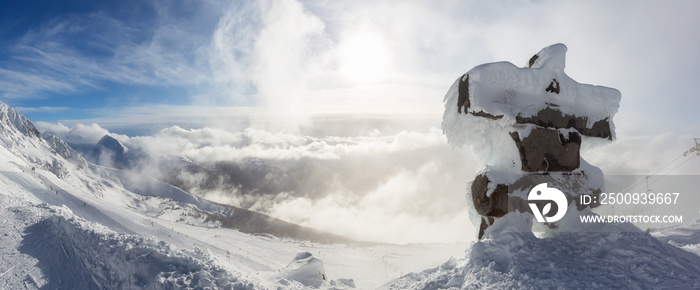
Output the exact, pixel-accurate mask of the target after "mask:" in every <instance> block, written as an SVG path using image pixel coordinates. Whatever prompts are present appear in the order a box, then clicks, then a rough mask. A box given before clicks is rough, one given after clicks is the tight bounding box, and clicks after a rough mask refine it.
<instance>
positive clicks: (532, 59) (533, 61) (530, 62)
mask: <svg viewBox="0 0 700 290" xmlns="http://www.w3.org/2000/svg"><path fill="white" fill-rule="evenodd" d="M538 58H540V56H539V55H536V54H535V55H533V56H532V57H531V58H530V61H528V62H527V66H528V67H532V65H533V64H535V61H537V59H538Z"/></svg>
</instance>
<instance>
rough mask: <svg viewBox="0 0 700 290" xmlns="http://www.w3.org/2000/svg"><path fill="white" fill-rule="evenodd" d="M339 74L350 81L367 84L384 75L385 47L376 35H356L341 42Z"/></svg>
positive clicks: (385, 63) (385, 62)
mask: <svg viewBox="0 0 700 290" xmlns="http://www.w3.org/2000/svg"><path fill="white" fill-rule="evenodd" d="M339 52H340V73H341V74H342V75H343V77H345V78H348V79H350V80H353V81H356V82H361V83H369V82H374V81H377V80H379V79H381V78H382V77H384V76H385V75H386V72H387V71H386V70H387V57H388V56H389V55H388V53H387V48H386V45H385V44H384V41H383V40H382V38H381V37H380V36H379V35H377V34H372V33H358V34H355V35H353V36H351V37H348V38H347V39H346V40H345V41H343V42H341V46H340V50H339Z"/></svg>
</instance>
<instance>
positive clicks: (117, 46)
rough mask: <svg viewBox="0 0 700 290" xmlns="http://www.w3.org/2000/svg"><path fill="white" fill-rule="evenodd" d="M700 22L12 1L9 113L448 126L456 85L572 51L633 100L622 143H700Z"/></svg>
mask: <svg viewBox="0 0 700 290" xmlns="http://www.w3.org/2000/svg"><path fill="white" fill-rule="evenodd" d="M699 6H700V4H698V2H696V1H673V2H670V3H661V2H660V1H586V2H585V3H581V2H573V1H571V2H569V1H507V2H500V3H494V2H493V1H438V2H436V1H366V2H365V1H301V2H299V1H294V0H261V1H155V0H154V1H138V0H130V1H3V2H2V4H0V11H1V12H0V43H1V44H2V45H0V100H1V101H3V102H6V103H8V104H10V105H12V106H16V107H19V108H20V110H21V111H22V112H24V113H25V114H26V115H27V116H28V117H29V118H30V119H32V120H34V121H43V122H50V123H55V122H61V123H64V124H69V125H70V124H76V123H86V124H87V123H92V122H96V123H98V124H100V125H101V126H104V127H106V128H114V129H119V128H125V127H154V126H156V127H157V126H161V127H162V126H164V125H163V124H168V125H172V124H181V125H183V126H185V127H187V126H191V127H198V126H199V127H201V126H206V125H207V124H216V123H222V122H223V123H226V122H228V120H229V119H230V118H232V117H236V118H239V117H241V116H248V115H265V114H272V115H274V116H277V117H278V119H283V120H284V121H282V123H289V120H290V119H294V120H298V119H301V120H305V119H306V118H307V117H306V116H308V115H310V114H313V113H329V112H332V113H342V114H389V115H428V116H435V119H434V120H433V121H431V122H429V123H430V125H437V126H439V119H438V118H439V116H440V115H441V111H442V102H441V100H442V97H443V96H444V94H445V92H446V91H447V89H448V88H449V86H450V85H451V83H452V82H453V81H454V79H455V78H456V77H457V76H459V75H460V74H462V73H464V72H466V71H467V70H469V69H471V68H472V67H474V66H476V65H479V64H481V63H485V62H493V61H510V62H513V63H515V64H518V65H523V64H524V63H525V61H527V60H528V59H529V57H530V56H531V55H532V54H534V53H536V52H537V51H539V50H540V49H541V48H542V47H544V46H547V45H550V44H553V43H558V42H563V43H565V44H567V45H568V47H569V52H568V55H567V73H568V74H569V75H570V76H571V77H572V78H574V79H575V80H577V81H579V82H582V83H592V84H598V85H605V86H610V87H615V88H617V89H619V90H620V91H621V92H622V94H623V95H622V97H623V99H622V103H621V109H620V112H619V114H618V116H617V117H616V123H617V126H618V132H620V131H622V132H620V133H622V134H625V133H628V134H655V133H659V132H667V131H669V130H671V131H675V132H678V133H697V132H698V131H700V124H699V123H700V122H698V118H697V114H696V113H695V111H696V110H697V108H698V105H700V101H699V99H700V98H698V96H697V87H696V80H697V79H699V78H700V73H699V72H698V71H700V70H698V68H699V66H700V61H699V58H698V57H697V51H700V39H699V38H700V37H699V36H697V33H695V32H694V30H695V29H696V28H697V27H700V18H698V17H697V14H698V12H700V8H699ZM214 107H216V108H217V109H213V108H214ZM221 108H231V110H230V111H226V110H223V111H222V109H221ZM212 112H216V114H213V113H212ZM300 116H301V117H300ZM222 120H223V121H222ZM188 123H189V124H188ZM159 124H160V125H159Z"/></svg>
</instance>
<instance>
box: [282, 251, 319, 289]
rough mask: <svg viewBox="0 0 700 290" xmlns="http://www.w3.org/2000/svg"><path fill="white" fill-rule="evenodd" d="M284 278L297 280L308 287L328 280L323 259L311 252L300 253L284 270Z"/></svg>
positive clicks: (316, 285)
mask: <svg viewBox="0 0 700 290" xmlns="http://www.w3.org/2000/svg"><path fill="white" fill-rule="evenodd" d="M282 273H283V276H284V278H286V279H289V280H293V281H297V282H299V283H301V284H303V285H304V286H307V287H314V288H318V287H320V286H321V285H322V284H323V282H324V281H325V280H326V270H325V268H324V267H323V261H321V259H319V258H316V257H314V255H312V254H311V253H309V252H302V253H298V254H297V255H296V257H294V260H292V262H291V263H289V265H287V267H285V268H284V270H283V271H282Z"/></svg>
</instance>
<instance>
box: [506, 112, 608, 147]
mask: <svg viewBox="0 0 700 290" xmlns="http://www.w3.org/2000/svg"><path fill="white" fill-rule="evenodd" d="M515 122H517V123H519V124H534V125H538V126H542V127H544V128H557V129H571V128H573V129H576V130H577V131H578V132H579V133H581V135H584V136H589V137H597V138H605V139H608V140H612V129H611V128H610V122H609V121H608V119H607V118H606V119H603V120H600V121H597V122H595V123H593V126H591V128H588V127H587V126H586V124H587V123H588V118H587V117H579V116H573V115H567V114H563V113H562V112H560V111H559V110H557V109H554V108H552V107H547V108H546V109H544V110H541V111H539V112H537V115H535V116H527V117H523V116H520V115H518V116H516V117H515Z"/></svg>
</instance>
